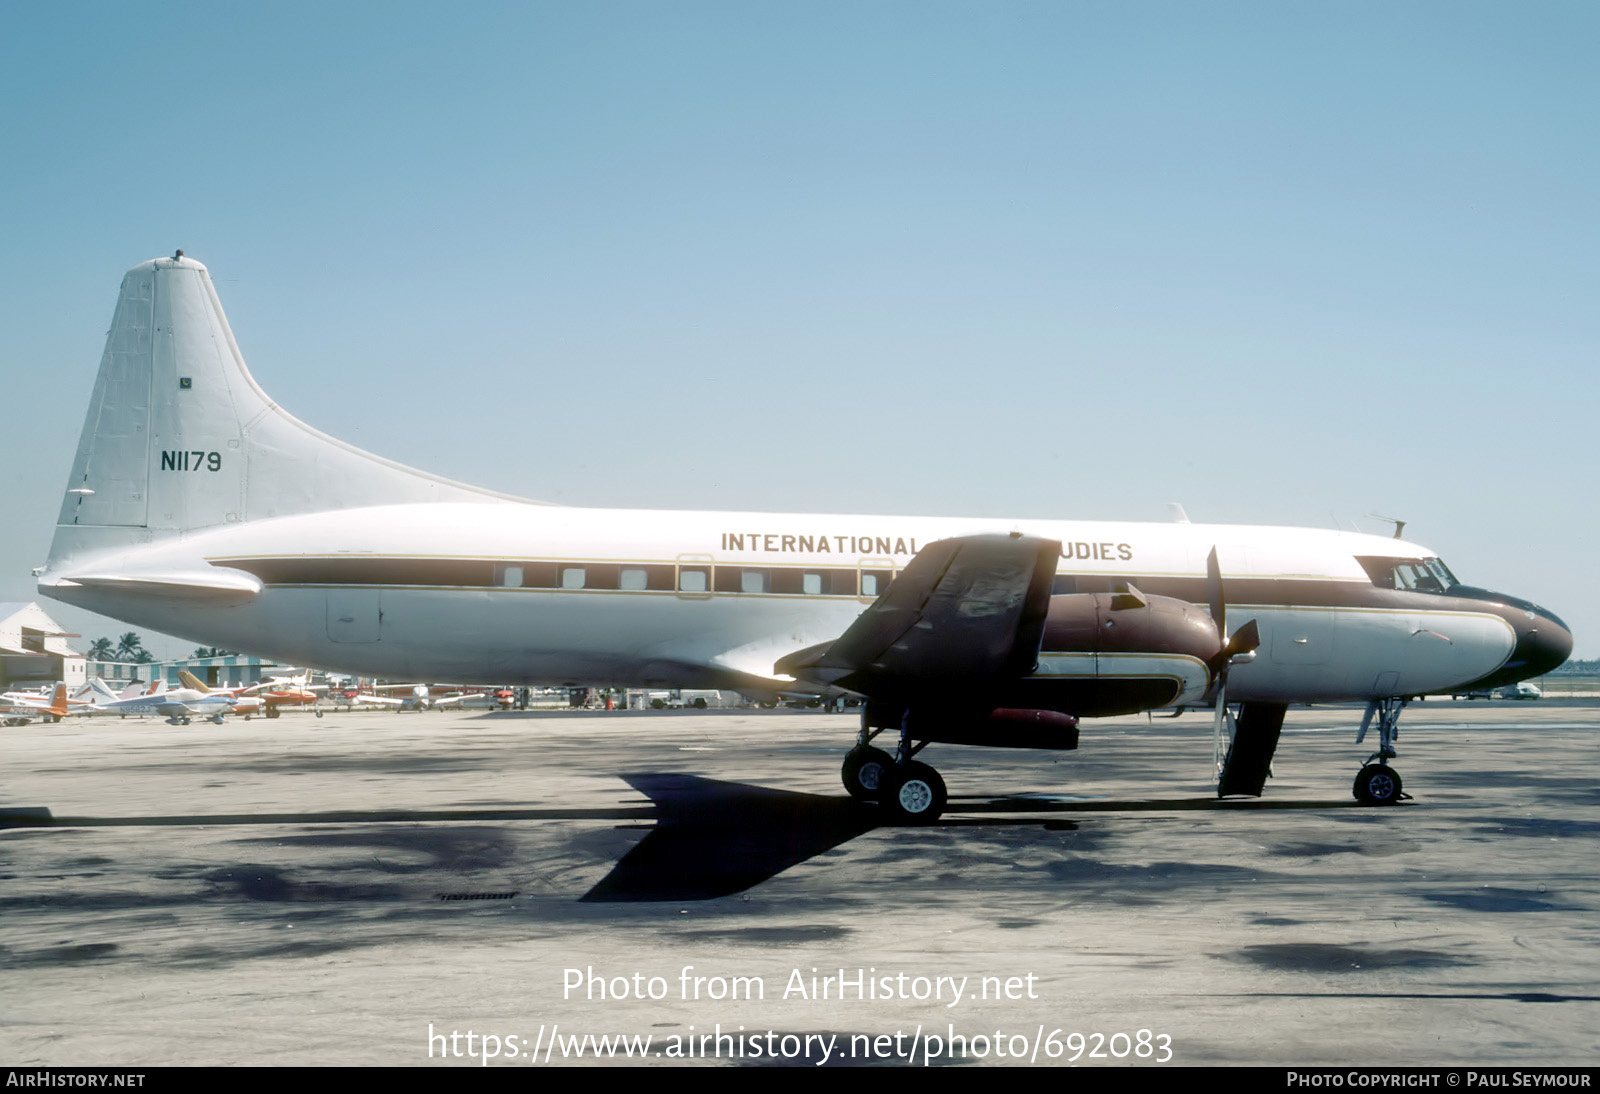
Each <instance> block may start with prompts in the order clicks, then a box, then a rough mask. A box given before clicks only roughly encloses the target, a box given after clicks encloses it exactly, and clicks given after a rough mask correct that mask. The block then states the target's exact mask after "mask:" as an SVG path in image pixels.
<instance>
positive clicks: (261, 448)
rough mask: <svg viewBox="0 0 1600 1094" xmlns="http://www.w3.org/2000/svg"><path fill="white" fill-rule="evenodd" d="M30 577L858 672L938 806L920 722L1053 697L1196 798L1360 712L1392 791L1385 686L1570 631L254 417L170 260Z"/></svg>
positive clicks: (468, 645) (1363, 561)
mask: <svg viewBox="0 0 1600 1094" xmlns="http://www.w3.org/2000/svg"><path fill="white" fill-rule="evenodd" d="M39 583H40V590H41V591H42V592H43V593H45V594H47V595H49V596H52V597H56V598H58V599H61V600H64V601H67V602H69V603H72V604H76V605H79V606H81V607H84V608H88V609H91V610H93V611H97V612H102V613H104V614H106V615H110V616H114V617H116V618H118V619H122V620H126V621H127V622H128V623H130V624H135V625H138V626H142V627H151V628H155V629H157V630H161V631H165V632H168V633H171V634H176V635H181V636H184V637H185V638H187V639H189V640H191V641H195V642H199V643H202V644H206V645H216V646H224V647H228V648H233V649H249V650H251V651H253V652H256V653H260V654H263V655H266V656H270V657H274V658H278V659H280V660H283V661H285V662H291V663H295V664H311V665H319V666H324V667H327V668H330V669H339V670H342V671H345V672H352V673H360V674H364V675H384V676H389V677H400V678H402V679H413V680H461V681H484V682H508V681H520V682H525V683H543V684H554V683H564V684H576V685H594V686H636V687H688V688H729V689H737V690H741V691H744V692H746V693H751V694H759V695H776V694H779V693H785V692H802V693H811V694H816V695H824V696H834V697H837V696H841V695H845V694H853V695H857V696H860V697H863V698H864V699H865V700H866V702H865V703H864V704H863V708H862V709H863V711H864V714H863V718H862V725H861V730H860V734H859V737H858V740H857V742H856V745H855V747H854V748H853V749H851V750H850V752H849V754H848V756H847V757H846V759H845V763H844V781H845V785H846V787H847V789H848V790H849V791H850V793H851V794H853V795H855V796H857V797H860V798H863V799H868V800H876V801H878V802H879V803H880V805H881V806H882V807H883V808H884V809H885V810H886V811H887V812H889V813H890V814H891V815H897V816H900V817H903V818H906V819H913V820H929V819H932V818H934V817H937V816H938V815H939V813H940V811H941V810H942V809H943V807H944V803H945V790H944V785H943V782H942V780H941V779H940V777H939V775H938V774H937V773H936V772H935V771H934V770H933V769H932V768H931V767H928V766H927V765H926V764H925V763H922V762H918V761H916V760H914V759H913V757H914V756H915V755H917V754H918V753H919V752H920V751H921V750H922V749H923V748H924V747H925V746H926V745H928V744H929V743H933V742H946V743H961V744H976V745H990V746H1014V747H1033V748H1054V749H1064V748H1073V747H1076V745H1077V739H1078V720H1079V719H1080V718H1088V717H1096V716H1105V715H1115V714H1127V713H1133V712H1139V711H1155V710H1164V709H1174V708H1184V707H1196V706H1208V707H1211V708H1213V710H1214V711H1215V715H1214V721H1215V723H1216V725H1217V727H1218V735H1219V741H1220V740H1221V739H1222V737H1223V736H1226V738H1227V740H1226V745H1227V751H1226V755H1225V756H1224V755H1223V754H1222V751H1221V748H1220V747H1219V751H1218V761H1219V763H1218V768H1219V771H1218V775H1219V778H1218V792H1219V793H1221V794H1224V795H1232V794H1245V795H1255V794H1259V793H1260V792H1261V790H1262V787H1263V785H1264V780H1265V778H1266V776H1267V769H1268V764H1269V763H1270V761H1271V758H1272V755H1273V751H1274V749H1275V748H1276V746H1277V739H1278V733H1279V729H1280V727H1281V725H1282V722H1283V717H1284V710H1285V708H1286V706H1287V704H1289V703H1295V702H1335V701H1343V702H1347V701H1361V702H1365V703H1366V704H1367V711H1366V716H1365V717H1364V718H1363V720H1362V726H1361V733H1362V734H1363V735H1364V734H1365V733H1366V732H1367V731H1368V729H1369V728H1373V727H1375V728H1376V731H1377V749H1376V751H1375V752H1374V753H1373V754H1372V755H1371V757H1370V758H1369V759H1368V761H1367V763H1366V765H1365V766H1364V767H1362V769H1361V772H1360V774H1359V775H1358V776H1357V779H1356V783H1355V793H1356V796H1357V797H1358V798H1361V799H1363V800H1366V801H1369V802H1375V803H1383V802H1391V801H1395V800H1397V799H1398V798H1399V797H1400V796H1401V791H1400V779H1399V776H1398V775H1397V774H1395V772H1394V770H1393V768H1392V767H1391V766H1390V765H1389V764H1388V761H1389V760H1390V759H1391V758H1393V757H1394V755H1395V749H1394V741H1395V737H1396V729H1397V724H1398V718H1399V715H1400V711H1401V709H1402V707H1403V706H1404V703H1405V699H1406V697H1408V696H1414V695H1419V694H1423V693H1429V692H1462V691H1470V690H1474V689H1481V688H1490V687H1495V686H1500V685H1505V684H1510V683H1513V682H1515V681H1518V680H1522V679H1524V678H1526V677H1530V676H1535V675H1538V674H1540V673H1543V672H1547V671H1549V670H1550V669H1552V668H1554V667H1555V666H1557V665H1559V664H1560V663H1561V662H1562V661H1563V660H1565V659H1566V657H1567V655H1568V654H1569V653H1570V652H1571V648H1572V638H1571V635H1570V634H1569V633H1568V631H1567V628H1566V626H1565V625H1564V624H1563V623H1562V622H1561V620H1560V619H1558V618H1556V617H1555V616H1554V615H1552V614H1551V613H1550V612H1547V611H1545V610H1544V609H1542V608H1539V607H1537V606H1536V605H1534V604H1531V603H1528V602H1527V601H1525V600H1519V599H1517V598H1515V597H1510V596H1502V595H1500V594H1498V593H1492V592H1488V591H1486V590H1484V589H1478V588H1472V587H1469V586H1466V585H1463V584H1461V583H1460V582H1458V581H1457V580H1456V578H1455V576H1454V575H1453V574H1452V573H1451V572H1450V570H1449V569H1448V568H1447V567H1446V566H1445V564H1444V563H1443V562H1442V561H1440V560H1439V558H1438V557H1437V556H1436V555H1435V554H1434V553H1433V552H1432V551H1429V550H1427V549H1425V548H1422V547H1419V546H1417V545H1415V544H1412V543H1407V542H1404V541H1402V540H1400V539H1398V538H1387V537H1379V536H1368V535H1360V534H1354V533H1347V532H1329V531H1313V530H1309V529H1294V528H1245V527H1223V526H1206V525H1199V524H1188V523H1171V524H1128V523H1123V524H1111V523H1096V522H1065V521H1062V522H1056V521H1031V520H1025V521H994V520H961V519H943V518H926V519H916V518H906V517H871V516H824V515H815V514H775V513H697V512H641V511H618V510H598V509H576V508H565V507H558V506H550V505H544V504H539V503H536V502H529V501H526V500H523V499H520V498H514V497H509V496H505V495H501V494H496V493H492V492H490V491H486V490H481V489H478V488H475V487H471V486H466V485H462V484H460V483H455V482H450V481H447V480H444V479H441V478H438V477H436V476H433V475H429V474H426V473H423V472H419V471H415V470H412V469H410V468H407V467H403V466H401V465H399V464H396V463H392V462H390V461H388V460H385V459H382V458H380V457H377V456H373V455H370V454H368V453H366V452H362V451H360V450H359V449H356V448H353V447H351V446H350V445H347V444H345V443H343V442H341V441H338V440H335V439H334V438H332V437H328V436H326V435H324V434H322V433H319V432H318V431H316V430H314V429H312V428H310V427H309V426H306V425H304V424H303V423H301V422H300V421H298V420H296V419H295V418H293V417H291V416H290V415H288V414H287V413H285V412H284V411H282V410H280V409H279V408H278V406H277V405H276V404H274V403H273V402H272V400H271V399H269V398H268V397H267V396H266V394H265V393H264V392H263V391H262V390H261V388H260V387H258V386H257V385H256V383H255V381H254V379H252V377H251V375H250V373H249V371H248V370H247V369H246V368H245V364H244V360H243V358H242V357H241V356H240V353H239V349H238V346H237V345H236V344H235V342H234V339H233V334H232V332H231V330H230V329H229V327H228V322H227V319H226V318H225V317H224V315H223V312H222V307H221V305H220V304H219V302H218V300H217V296H216V292H215V290H214V288H213V286H212V282H211V279H210V276H209V275H208V274H207V272H206V269H205V267H204V266H202V265H201V264H200V263H198V262H195V261H193V260H192V259H188V258H184V257H183V256H182V253H181V252H180V253H179V254H178V255H176V256H174V257H173V258H171V259H157V260H155V261H152V262H146V263H143V264H142V265H140V266H137V267H135V268H134V269H133V270H131V271H130V272H129V273H128V275H127V276H126V277H125V278H124V279H123V282H122V292H121V296H120V298H119V299H118V301H117V308H116V314H115V317H114V319H113V320H112V325H111V332H110V335H109V337H108V339H107V344H106V351H105V356H104V357H103V358H102V360H101V364H100V375H99V379H98V381H97V382H96V384H95V389H94V395H93V397H92V401H91V403H90V406H89V414H88V418H87V419H86V421H85V423H84V428H83V436H82V439H81V440H80V442H79V446H78V453H77V458H76V461H75V462H74V464H73V468H72V478H71V481H70V482H69V483H68V484H67V493H66V498H65V501H64V503H63V505H62V508H61V516H60V520H59V522H58V525H57V529H56V536H55V541H54V543H53V545H52V547H51V554H50V560H49V563H48V564H47V565H46V566H45V567H44V568H43V569H42V570H41V571H40V577H39ZM1235 710H1237V712H1238V717H1237V720H1236V721H1235V719H1234V716H1233V715H1234V711H1235ZM886 731H887V733H888V734H890V735H891V739H893V738H897V739H898V744H897V745H896V746H895V747H894V748H893V749H892V750H881V749H879V748H876V747H874V746H873V744H872V743H871V742H872V741H873V739H874V738H875V737H877V736H878V735H879V734H880V733H884V732H886ZM1358 740H1359V738H1358Z"/></svg>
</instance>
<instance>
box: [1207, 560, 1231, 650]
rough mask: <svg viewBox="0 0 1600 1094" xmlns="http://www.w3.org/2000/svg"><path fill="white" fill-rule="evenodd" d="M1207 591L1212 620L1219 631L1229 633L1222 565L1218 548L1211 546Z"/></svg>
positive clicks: (1220, 633) (1223, 633) (1219, 632)
mask: <svg viewBox="0 0 1600 1094" xmlns="http://www.w3.org/2000/svg"><path fill="white" fill-rule="evenodd" d="M1206 593H1207V594H1208V598H1209V599H1210V601H1211V621H1212V622H1213V623H1215V624H1216V625H1217V633H1218V634H1219V635H1226V634H1227V633H1228V618H1227V613H1228V605H1227V602H1226V601H1225V600H1223V599H1222V567H1221V566H1220V565H1218V563H1217V549H1216V548H1215V547H1212V548H1211V553H1210V554H1209V555H1207V556H1206Z"/></svg>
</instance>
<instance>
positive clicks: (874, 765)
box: [844, 703, 949, 824]
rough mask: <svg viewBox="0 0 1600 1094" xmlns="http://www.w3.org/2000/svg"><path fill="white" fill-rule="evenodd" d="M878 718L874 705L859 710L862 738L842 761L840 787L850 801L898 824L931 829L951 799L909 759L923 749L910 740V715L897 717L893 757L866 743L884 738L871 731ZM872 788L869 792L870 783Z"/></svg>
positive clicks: (930, 773) (929, 772) (932, 774)
mask: <svg viewBox="0 0 1600 1094" xmlns="http://www.w3.org/2000/svg"><path fill="white" fill-rule="evenodd" d="M875 713H879V711H878V710H875V709H874V707H873V705H872V704H870V703H869V704H867V705H866V706H864V707H863V708H862V710H861V733H860V735H859V736H858V737H857V739H856V747H855V748H853V749H851V750H850V754H849V755H848V756H846V757H845V760H844V785H845V789H846V790H848V791H850V794H851V796H852V797H854V798H858V799H862V800H872V801H876V802H877V803H878V808H880V809H882V810H883V811H884V813H885V814H887V815H888V816H889V817H891V818H893V819H894V820H896V821H898V822H900V823H901V824H932V823H933V822H934V821H936V820H938V819H939V815H940V814H941V813H943V812H944V807H945V802H946V801H948V800H949V795H948V794H947V793H946V791H945V787H944V780H943V779H942V778H940V777H939V773H938V772H937V771H935V770H934V769H933V768H931V767H929V766H928V765H927V764H925V763H918V762H916V761H915V760H914V759H913V758H912V757H914V756H916V754H917V753H918V752H921V751H922V750H923V749H924V748H926V747H927V745H928V742H926V741H924V742H922V743H921V744H917V743H916V742H915V741H914V740H912V736H911V712H910V711H909V710H903V711H901V712H900V744H899V746H898V747H897V748H896V749H895V754H894V755H893V756H892V757H891V756H890V755H889V754H888V753H887V752H884V751H883V750H882V749H877V748H873V747H872V746H871V745H870V744H869V743H868V742H870V741H871V740H872V738H874V737H876V736H877V735H878V734H879V733H882V732H883V727H881V726H880V727H876V728H875V727H874V726H873V725H872V716H873V714H875ZM869 782H870V783H872V785H871V786H869V785H868V783H869Z"/></svg>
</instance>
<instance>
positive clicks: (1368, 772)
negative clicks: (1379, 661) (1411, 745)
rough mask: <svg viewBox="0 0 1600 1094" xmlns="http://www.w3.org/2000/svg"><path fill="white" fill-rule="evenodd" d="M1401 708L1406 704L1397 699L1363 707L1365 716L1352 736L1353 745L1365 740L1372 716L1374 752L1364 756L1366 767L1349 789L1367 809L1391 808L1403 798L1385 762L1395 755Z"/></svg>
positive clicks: (1397, 777) (1397, 776)
mask: <svg viewBox="0 0 1600 1094" xmlns="http://www.w3.org/2000/svg"><path fill="white" fill-rule="evenodd" d="M1405 708H1406V700H1404V699H1400V698H1389V699H1374V700H1373V701H1372V702H1370V703H1368V704H1367V713H1366V714H1365V715H1364V716H1363V717H1362V719H1361V728H1360V730H1358V731H1357V732H1356V744H1360V743H1361V742H1362V740H1363V739H1364V738H1365V737H1366V735H1367V729H1368V727H1369V726H1371V725H1372V721H1373V718H1374V716H1376V718H1377V721H1378V751H1376V752H1374V753H1373V754H1372V755H1370V756H1368V757H1367V762H1366V764H1365V765H1364V766H1363V767H1362V768H1361V770H1360V771H1359V772H1357V773H1356V781H1355V784H1354V785H1353V786H1352V787H1351V788H1350V789H1351V793H1353V794H1354V795H1355V798H1356V800H1357V801H1359V802H1365V803H1366V804H1367V805H1393V804H1395V803H1396V802H1398V801H1401V800H1402V799H1404V798H1405V797H1406V795H1405V794H1402V793H1401V791H1400V786H1401V783H1400V773H1399V772H1397V771H1395V769H1394V768H1392V767H1390V766H1389V761H1390V760H1392V759H1394V758H1395V757H1396V756H1398V755H1399V752H1398V751H1396V749H1395V747H1394V743H1395V741H1397V740H1399V739H1400V712H1401V711H1403V710H1405Z"/></svg>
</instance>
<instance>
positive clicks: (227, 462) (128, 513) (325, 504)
mask: <svg viewBox="0 0 1600 1094" xmlns="http://www.w3.org/2000/svg"><path fill="white" fill-rule="evenodd" d="M521 500H523V499H520V498H511V497H508V496H506V495H503V494H496V493H493V492H491V491H487V490H480V489H478V488H476V487H471V486H465V485H463V484H460V483H455V482H451V481H449V480H448V479H443V478H439V477H437V476H434V475H429V474H427V473H425V472H421V471H416V470H413V469H411V468H409V467H405V466H403V465H401V464H398V463H394V462H393V461H390V460H386V459H383V458H381V457H379V456H374V455H372V454H370V453H367V452H363V451H361V450H360V449H359V448H355V447H353V446H352V445H348V444H345V443H344V442H343V441H339V440H335V439H334V438H332V437H329V436H327V435H326V434H324V433H320V432H318V431H317V430H315V429H312V428H311V427H310V426H308V425H306V424H305V423H303V422H301V421H299V420H298V419H296V418H294V417H292V416H291V415H289V414H287V413H285V412H284V411H283V410H282V409H280V408H279V407H278V405H277V404H276V403H274V402H273V401H272V400H271V399H269V398H268V397H267V395H266V393H265V392H263V391H262V390H261V388H260V387H258V386H257V385H256V382H255V380H254V379H253V378H252V377H251V375H250V372H249V370H248V369H247V368H246V367H245V363H244V358H243V357H242V356H241V355H240V353H239V347H238V345H237V344H236V343H235V342H234V339H233V331H232V330H230V329H229V327H228V319H227V317H226V316H225V315H224V314H223V312H222V305H221V303H220V302H219V301H218V300H217V294H216V290H215V288H214V287H213V286H212V283H211V275H210V274H209V273H207V271H206V268H205V267H204V266H203V265H201V264H200V263H198V262H196V261H194V260H193V259H191V258H184V257H183V256H182V253H181V252H180V253H179V254H178V255H177V256H174V257H173V258H158V259H154V260H152V261H150V262H145V263H141V264H140V265H138V266H135V267H134V268H133V269H131V270H129V271H128V274H127V276H126V277H124V278H123V279H122V291H121V295H120V296H118V298H117V308H116V312H115V314H114V316H113V318H112V321H111V331H110V333H109V335H108V336H107V338H106V350H105V355H104V356H103V357H102V358H101V359H100V375H99V378H98V379H97V380H96V381H95V387H94V394H93V396H92V397H91V399H90V402H89V413H88V416H87V417H86V418H85V419H84V424H83V433H82V435H81V436H80V438H79V440H78V454H77V458H76V459H75V460H74V461H73V465H72V477H71V479H70V481H69V482H68V483H67V494H66V497H65V499H64V500H63V502H62V506H61V515H60V518H59V519H58V521H57V524H56V537H55V541H54V543H53V544H52V545H51V550H50V564H51V567H52V568H54V567H56V566H57V565H59V564H61V563H63V562H65V561H66V560H67V559H70V558H76V557H82V556H85V555H87V554H92V553H96V552H98V551H101V550H107V549H114V548H119V547H125V546H129V545H133V544H138V543H145V542H150V541H152V540H157V539H163V538H167V537H171V536H179V535H183V534H184V533H187V532H193V531H199V530H202V529H206V528H214V527H217V526H219V525H224V524H232V523H236V522H239V521H247V520H262V519H266V518H269V517H279V516H290V515H293V514H299V513H317V512H324V511H327V510H332V509H344V508H349V507H353V506H368V505H393V504H403V503H410V502H434V501H454V502H460V501H478V502H490V501H521Z"/></svg>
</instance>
